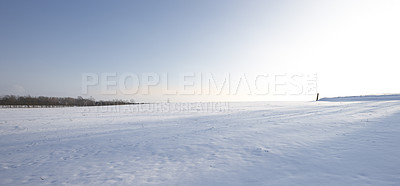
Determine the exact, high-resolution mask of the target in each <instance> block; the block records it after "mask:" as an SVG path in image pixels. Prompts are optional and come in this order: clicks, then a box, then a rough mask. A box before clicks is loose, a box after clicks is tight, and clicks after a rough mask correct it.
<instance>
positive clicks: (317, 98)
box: [315, 93, 319, 101]
mask: <svg viewBox="0 0 400 186" xmlns="http://www.w3.org/2000/svg"><path fill="white" fill-rule="evenodd" d="M318 96H319V93H317V99H316V100H315V101H318Z"/></svg>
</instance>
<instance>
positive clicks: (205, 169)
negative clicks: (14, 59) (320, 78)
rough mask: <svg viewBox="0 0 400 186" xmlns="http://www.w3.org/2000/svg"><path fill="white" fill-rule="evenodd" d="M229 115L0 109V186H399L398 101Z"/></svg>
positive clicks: (234, 108) (254, 109) (220, 111)
mask: <svg viewBox="0 0 400 186" xmlns="http://www.w3.org/2000/svg"><path fill="white" fill-rule="evenodd" d="M173 104H175V103H170V104H163V107H165V106H168V107H169V106H171V105H173ZM228 106H229V107H227V106H226V105H222V107H221V108H218V107H216V108H217V109H214V110H208V111H207V110H204V109H203V108H202V107H201V105H198V106H193V108H191V109H188V110H185V109H183V110H179V108H181V107H182V105H180V106H178V107H177V108H178V109H167V110H163V109H159V110H155V109H154V108H153V109H150V108H148V109H147V110H146V108H145V105H135V106H120V107H118V108H117V107H115V106H111V107H90V108H89V107H86V108H83V107H81V108H31V109H27V108H22V109H21V108H20V109H0V147H1V148H0V185H24V184H25V185H62V184H67V185H100V184H102V185H107V184H108V185H111V184H117V185H399V184H400V101H399V100H381V101H373V100H370V101H356V102H352V101H348V100H347V101H345V102H340V101H337V100H335V101H334V102H330V101H318V102H252V103H229V105H228ZM175 107H176V104H175Z"/></svg>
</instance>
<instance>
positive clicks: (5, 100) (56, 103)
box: [0, 95, 136, 108]
mask: <svg viewBox="0 0 400 186" xmlns="http://www.w3.org/2000/svg"><path fill="white" fill-rule="evenodd" d="M127 104H136V103H133V102H127V101H122V100H113V101H96V100H95V99H92V98H91V99H84V98H82V97H81V96H79V97H77V98H71V97H45V96H39V97H31V96H15V95H6V96H3V97H0V105H1V107H10V108H15V107H27V108H34V107H74V106H75V107H82V106H104V105H127Z"/></svg>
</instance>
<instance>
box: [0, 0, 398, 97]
mask: <svg viewBox="0 0 400 186" xmlns="http://www.w3.org/2000/svg"><path fill="white" fill-rule="evenodd" d="M0 28H1V29H0V64H1V67H0V78H1V81H0V95H5V94H18V95H28V94H30V95H33V96H39V95H44V96H73V97H76V96H79V95H82V74H84V73H92V74H97V75H98V76H99V78H100V79H101V76H102V74H104V73H116V74H117V77H116V79H118V77H119V76H120V75H121V74H123V73H134V74H137V75H138V77H139V78H141V77H142V74H143V73H158V74H160V76H161V74H162V73H168V74H169V75H170V76H172V80H171V82H170V84H171V85H170V86H171V87H172V88H171V89H178V88H177V87H179V85H178V84H179V81H175V80H174V77H179V76H180V74H182V73H189V74H190V73H213V74H214V75H215V76H223V74H232V76H233V77H234V78H239V79H240V77H241V76H242V75H243V74H245V75H246V77H247V78H248V81H249V82H250V84H251V83H252V82H254V81H255V80H254V78H253V79H252V78H251V77H250V76H257V75H259V74H267V75H269V76H268V77H269V78H270V77H273V75H274V74H286V75H288V74H303V75H304V77H305V76H306V75H309V74H317V82H318V83H317V91H318V92H320V94H321V96H344V95H362V94H382V93H400V86H399V83H398V81H399V80H400V73H399V72H398V71H399V68H398V66H399V65H398V64H399V62H400V34H399V33H400V1H397V0H392V1H390V0H376V1H366V0H359V1H355V0H339V1H321V0H314V1H297V0H296V1H295V0H293V1H267V0H264V1H257V0H252V1H235V0H210V1H206V0H205V1H185V0H181V1H161V0H159V1H156V0H148V1H144V0H142V1H133V0H132V1H101V0H92V1H90V0H87V1H78V0H75V1H53V0H51V1H50V0H48V1H45V0H38V1H20V0H9V1H8V0H2V1H0ZM111 79H112V78H111ZM140 81H141V83H142V84H143V80H140ZM128 82H129V81H128ZM119 83H120V82H119ZM100 84H101V82H100ZM128 84H129V83H128ZM140 86H143V85H140ZM270 86H271V84H270ZM128 87H129V86H128ZM91 88H92V89H93V90H92V92H90V91H89V94H84V97H89V96H93V97H95V98H103V97H102V96H103V95H101V94H99V93H98V92H96V90H95V89H96V87H91ZM153 88H154V93H150V95H145V96H144V95H142V94H140V93H139V94H136V95H121V93H117V95H113V96H111V97H108V98H114V97H116V98H123V99H128V98H132V99H136V100H138V101H159V100H165V99H170V98H171V99H172V100H174V101H183V100H192V101H193V100H201V101H207V100H210V101H216V100H224V101H225V100H231V101H254V100H285V99H289V100H292V98H291V97H290V96H285V97H282V96H274V95H272V93H271V91H270V94H268V95H257V96H254V95H249V94H248V93H243V94H242V95H234V96H232V95H230V96H226V95H218V96H217V95H209V96H202V95H200V94H196V95H185V96H182V95H175V96H163V97H160V91H158V92H157V89H158V88H159V87H158V88H157V87H153ZM97 89H98V87H97ZM161 92H162V91H161ZM314 97H315V96H314V95H313V96H311V95H307V96H300V97H297V98H296V99H303V100H310V99H314ZM293 100H294V99H293Z"/></svg>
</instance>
